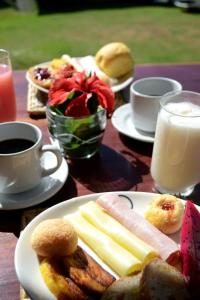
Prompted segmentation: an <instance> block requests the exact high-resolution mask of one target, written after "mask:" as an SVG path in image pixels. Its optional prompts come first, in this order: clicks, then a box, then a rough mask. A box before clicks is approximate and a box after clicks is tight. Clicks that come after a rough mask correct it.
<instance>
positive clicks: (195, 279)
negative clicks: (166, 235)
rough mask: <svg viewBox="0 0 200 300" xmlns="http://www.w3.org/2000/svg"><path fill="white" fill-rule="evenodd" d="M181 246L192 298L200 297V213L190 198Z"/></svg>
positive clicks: (184, 268)
mask: <svg viewBox="0 0 200 300" xmlns="http://www.w3.org/2000/svg"><path fill="white" fill-rule="evenodd" d="M180 246H181V255H182V264H183V269H182V272H183V274H184V275H185V276H186V278H187V279H188V282H189V289H190V291H191V294H192V295H193V298H192V299H200V213H199V211H198V210H197V208H196V207H195V205H194V204H193V203H192V202H191V201H189V200H188V201H187V202H186V208H185V212H184V216H183V223H182V226H181V240H180Z"/></svg>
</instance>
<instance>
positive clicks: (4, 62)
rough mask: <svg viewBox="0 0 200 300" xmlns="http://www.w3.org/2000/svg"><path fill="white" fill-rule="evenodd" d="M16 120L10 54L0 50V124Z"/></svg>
mask: <svg viewBox="0 0 200 300" xmlns="http://www.w3.org/2000/svg"><path fill="white" fill-rule="evenodd" d="M15 119H16V99H15V90H14V84H13V76H12V66H11V62H10V57H9V53H8V52H7V51H6V50H3V49H0V122H7V121H14V120H15Z"/></svg>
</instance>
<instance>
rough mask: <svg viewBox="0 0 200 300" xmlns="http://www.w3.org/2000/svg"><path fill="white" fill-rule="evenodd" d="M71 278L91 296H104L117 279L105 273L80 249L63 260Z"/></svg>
mask: <svg viewBox="0 0 200 300" xmlns="http://www.w3.org/2000/svg"><path fill="white" fill-rule="evenodd" d="M63 262H64V266H65V268H66V271H67V273H68V274H69V277H70V278H71V279H72V280H73V281H74V282H75V283H76V284H77V285H78V286H79V287H81V288H83V289H84V290H87V291H88V292H89V293H91V294H96V295H102V294H103V293H104V291H105V290H106V289H107V287H108V286H110V285H111V283H113V281H115V278H114V277H113V276H112V275H111V274H109V273H108V272H107V271H105V270H104V269H103V268H102V267H101V266H100V265H99V264H98V263H97V262H96V261H95V260H94V259H93V258H92V257H91V256H89V255H88V254H87V253H86V252H85V251H84V250H83V249H81V248H80V247H78V248H77V250H76V251H75V252H74V253H73V254H72V255H70V256H66V257H65V258H63Z"/></svg>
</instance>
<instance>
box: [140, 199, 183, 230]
mask: <svg viewBox="0 0 200 300" xmlns="http://www.w3.org/2000/svg"><path fill="white" fill-rule="evenodd" d="M183 212H184V205H183V203H182V201H181V200H180V199H178V198H176V197H175V196H171V195H161V196H158V197H156V198H155V199H154V200H153V201H152V202H151V203H150V205H149V207H148V208H147V210H146V212H145V218H146V219H147V220H148V221H149V222H150V223H151V224H153V225H154V226H155V227H157V228H158V229H159V230H160V231H162V232H163V233H165V234H172V233H174V232H176V231H178V230H179V229H180V227H181V223H182V218H183Z"/></svg>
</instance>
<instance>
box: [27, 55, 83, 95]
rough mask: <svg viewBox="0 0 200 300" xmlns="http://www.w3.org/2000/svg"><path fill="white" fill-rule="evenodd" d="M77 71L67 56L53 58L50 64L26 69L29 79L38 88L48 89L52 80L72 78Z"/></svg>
mask: <svg viewBox="0 0 200 300" xmlns="http://www.w3.org/2000/svg"><path fill="white" fill-rule="evenodd" d="M76 72H78V70H77V69H76V67H75V66H74V65H73V64H72V63H71V60H70V57H69V56H67V55H66V56H63V57H61V58H54V59H53V60H52V61H51V62H50V63H44V64H40V65H37V66H34V67H31V68H29V69H28V75H29V77H30V79H31V80H32V81H33V82H34V83H35V84H36V85H38V86H40V87H42V88H44V89H47V90H48V89H49V88H50V86H51V84H52V82H53V80H55V79H58V78H69V77H72V76H73V75H74V74H75V73H76Z"/></svg>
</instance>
